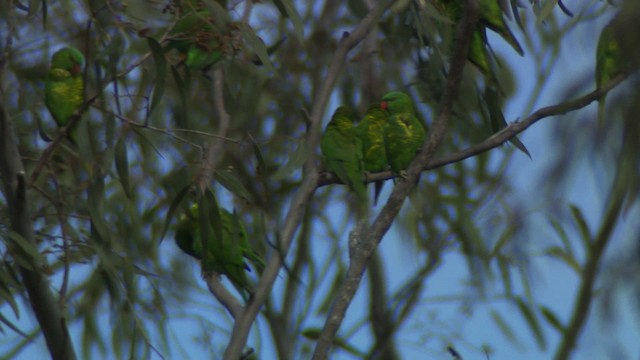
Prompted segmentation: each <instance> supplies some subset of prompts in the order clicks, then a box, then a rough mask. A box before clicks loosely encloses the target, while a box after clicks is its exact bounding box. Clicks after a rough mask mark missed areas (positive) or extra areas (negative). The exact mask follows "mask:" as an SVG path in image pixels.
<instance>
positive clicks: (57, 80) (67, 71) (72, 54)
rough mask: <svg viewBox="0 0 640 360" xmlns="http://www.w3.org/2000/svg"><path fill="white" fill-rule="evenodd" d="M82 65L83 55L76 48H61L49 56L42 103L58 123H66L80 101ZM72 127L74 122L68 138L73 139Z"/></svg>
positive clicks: (81, 98) (81, 100)
mask: <svg viewBox="0 0 640 360" xmlns="http://www.w3.org/2000/svg"><path fill="white" fill-rule="evenodd" d="M83 66H84V56H83V55H82V53H81V52H80V51H79V50H78V49H76V48H72V47H65V48H62V49H60V50H58V51H56V52H55V53H54V54H53V56H52V57H51V67H50V69H49V74H48V76H47V80H46V81H45V84H44V103H45V104H46V105H47V108H48V109H49V112H51V116H53V119H54V120H55V121H56V124H58V126H59V127H63V126H65V125H67V123H68V122H69V120H70V119H71V116H72V115H73V113H75V112H76V110H78V109H79V108H80V106H82V103H83V102H84V99H83V98H84V83H83V81H82V68H83ZM76 124H77V123H76ZM76 130H77V127H76V126H74V127H73V128H72V129H70V130H69V138H70V139H71V140H72V141H73V142H75V133H76Z"/></svg>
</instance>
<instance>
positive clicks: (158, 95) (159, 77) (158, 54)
mask: <svg viewBox="0 0 640 360" xmlns="http://www.w3.org/2000/svg"><path fill="white" fill-rule="evenodd" d="M147 44H148V45H149V49H150V50H151V54H152V55H153V63H154V66H155V74H156V83H155V86H154V87H153V96H152V97H151V105H150V106H149V113H148V115H147V116H151V113H153V110H154V109H155V108H156V106H157V105H158V103H160V101H161V100H162V96H163V95H164V81H165V77H166V68H167V59H166V58H165V57H164V51H163V50H162V46H160V44H158V42H157V41H156V40H155V39H154V38H152V37H147Z"/></svg>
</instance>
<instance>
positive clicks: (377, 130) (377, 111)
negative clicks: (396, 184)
mask: <svg viewBox="0 0 640 360" xmlns="http://www.w3.org/2000/svg"><path fill="white" fill-rule="evenodd" d="M386 122H387V113H386V112H385V111H384V110H383V109H382V108H381V107H380V104H373V105H371V106H369V109H368V110H367V113H366V114H365V116H364V118H363V119H362V121H360V122H359V123H358V125H357V126H356V127H355V129H356V135H357V136H358V138H359V139H360V141H361V142H362V151H363V156H364V158H363V160H364V170H365V171H368V172H370V173H375V172H380V171H385V170H386V169H387V167H388V166H389V163H388V162H387V153H386V152H385V148H384V126H385V124H386ZM383 185H384V181H376V182H375V190H374V196H373V204H374V205H376V204H377V203H378V196H380V191H382V186H383Z"/></svg>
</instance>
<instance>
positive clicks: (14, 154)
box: [0, 56, 76, 360]
mask: <svg viewBox="0 0 640 360" xmlns="http://www.w3.org/2000/svg"><path fill="white" fill-rule="evenodd" d="M2 57H3V58H4V56H2ZM2 61H3V60H2ZM3 70H4V67H2V68H0V80H3V79H2V73H3ZM4 100H5V92H4V86H3V81H0V154H1V155H0V173H1V174H2V183H3V188H2V189H3V193H4V197H5V199H7V206H8V208H9V209H11V211H10V212H9V218H10V222H11V230H12V231H14V232H15V233H17V234H18V235H17V236H21V237H22V238H24V240H25V241H27V242H28V244H29V245H30V246H33V248H34V249H35V250H36V251H37V245H36V242H35V236H34V233H33V224H32V223H31V215H30V212H29V199H28V196H27V187H28V185H27V179H26V176H25V171H24V166H23V164H22V159H21V157H20V152H19V150H18V145H17V144H16V139H17V138H18V137H17V136H16V134H15V131H14V127H13V123H12V122H11V119H10V118H9V114H8V113H7V111H6V109H5V105H4ZM7 245H10V244H7ZM9 249H10V252H11V253H12V255H13V256H19V257H21V258H22V259H25V260H26V261H27V262H28V263H29V264H30V268H26V267H23V266H20V265H19V263H17V265H16V266H17V267H18V270H19V272H20V275H21V277H22V282H23V284H24V286H25V288H26V289H27V294H28V296H29V304H30V305H31V308H32V309H33V312H34V314H35V316H36V319H37V320H38V323H39V324H40V328H41V329H42V333H43V334H44V337H45V340H46V342H47V347H48V348H49V353H50V354H51V358H52V359H56V360H57V359H65V360H72V359H75V358H76V354H75V351H74V349H73V344H72V343H71V338H70V337H69V330H68V328H67V323H66V320H65V317H64V315H63V313H62V311H61V310H60V308H59V307H58V304H57V302H56V301H55V298H54V295H53V293H52V292H51V289H50V283H49V279H48V278H47V277H46V276H45V274H44V273H43V272H42V265H43V264H40V263H39V260H38V259H37V258H34V257H33V256H31V255H30V254H28V253H27V252H26V251H24V250H23V249H22V248H21V247H20V246H10V247H9Z"/></svg>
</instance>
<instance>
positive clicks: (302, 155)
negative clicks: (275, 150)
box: [273, 141, 309, 180]
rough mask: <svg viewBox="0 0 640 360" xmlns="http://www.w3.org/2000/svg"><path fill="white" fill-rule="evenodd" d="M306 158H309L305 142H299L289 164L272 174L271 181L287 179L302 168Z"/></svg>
mask: <svg viewBox="0 0 640 360" xmlns="http://www.w3.org/2000/svg"><path fill="white" fill-rule="evenodd" d="M307 157H309V149H308V148H307V144H306V142H302V141H301V142H299V143H298V147H297V149H296V151H294V152H293V155H291V157H290V158H289V162H288V163H287V164H286V165H284V166H283V167H281V168H279V169H278V170H277V171H276V172H275V174H273V179H275V180H282V179H284V178H287V177H289V176H290V175H291V174H292V173H293V172H294V171H296V170H298V169H299V168H301V167H302V165H303V164H304V162H305V161H306V160H307Z"/></svg>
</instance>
